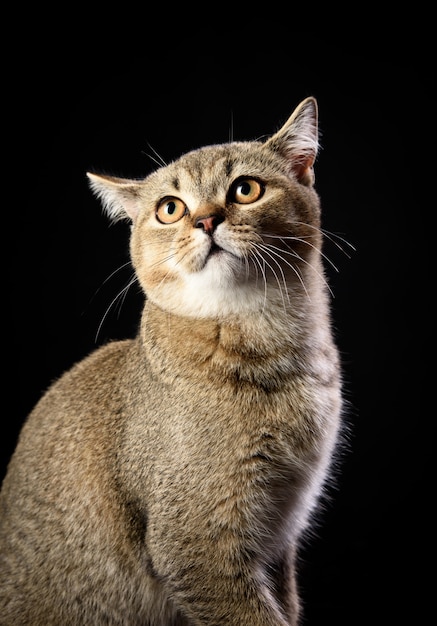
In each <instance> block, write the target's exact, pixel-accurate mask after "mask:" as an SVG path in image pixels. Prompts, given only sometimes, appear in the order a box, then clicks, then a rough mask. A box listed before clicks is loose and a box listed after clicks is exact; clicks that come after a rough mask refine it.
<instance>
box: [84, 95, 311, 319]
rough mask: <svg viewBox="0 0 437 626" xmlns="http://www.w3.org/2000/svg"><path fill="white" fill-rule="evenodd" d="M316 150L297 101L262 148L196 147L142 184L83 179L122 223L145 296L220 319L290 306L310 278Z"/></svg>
mask: <svg viewBox="0 0 437 626" xmlns="http://www.w3.org/2000/svg"><path fill="white" fill-rule="evenodd" d="M317 150H318V126H317V103H316V100H315V99H314V98H307V99H306V100H304V101H303V102H301V103H300V105H299V106H298V107H297V108H296V109H295V111H294V112H293V114H292V115H291V116H290V118H289V119H288V120H287V122H286V123H285V124H284V125H283V126H282V128H281V129H280V130H279V131H278V132H276V133H275V134H274V135H273V136H271V137H270V138H269V139H267V140H266V141H264V142H261V141H247V142H231V143H227V144H219V145H212V146H206V147H203V148H199V149H197V150H193V151H191V152H188V153H187V154H185V155H183V156H181V157H180V158H179V159H177V160H176V161H174V162H172V163H170V164H169V165H166V166H164V167H161V168H159V169H158V170H156V171H154V172H153V173H151V174H150V175H149V176H147V177H146V178H145V179H142V180H129V179H123V178H115V177H112V176H100V175H96V174H91V173H89V174H88V177H89V180H90V185H91V188H92V189H93V191H94V192H95V193H96V195H97V196H98V197H99V198H100V199H101V201H102V203H103V205H104V207H105V210H106V211H107V213H108V215H109V217H110V218H111V219H112V220H119V219H123V218H127V219H129V220H130V221H131V222H132V234H131V256H132V262H133V265H134V268H135V270H136V273H137V277H138V280H139V282H140V284H141V285H142V287H143V289H144V291H145V293H146V294H147V297H148V298H149V299H151V300H152V301H154V302H155V303H156V304H158V305H159V306H161V307H162V308H163V309H165V310H170V311H173V312H176V313H179V314H181V315H187V316H190V317H221V316H223V315H227V314H234V313H241V312H243V313H244V312H245V311H249V310H253V309H254V308H255V309H256V308H261V307H264V306H265V304H266V301H269V300H271V299H273V300H275V299H276V300H281V301H282V303H284V302H286V301H287V300H288V301H290V298H293V297H294V296H296V297H299V295H302V293H303V292H306V291H307V289H308V286H309V285H308V281H311V280H313V279H314V278H315V277H316V275H317V273H318V271H319V270H318V269H317V266H318V258H317V257H318V255H319V251H320V246H321V236H320V209H319V201H318V196H317V194H316V192H315V191H314V188H313V183H314V175H313V164H314V161H315V158H316V155H317ZM311 274H312V276H311Z"/></svg>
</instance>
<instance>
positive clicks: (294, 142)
mask: <svg viewBox="0 0 437 626" xmlns="http://www.w3.org/2000/svg"><path fill="white" fill-rule="evenodd" d="M266 145H267V146H269V147H270V148H271V149H272V150H274V151H275V152H279V153H280V154H281V155H282V156H283V157H284V158H285V159H286V161H287V164H288V167H289V171H290V174H293V175H294V176H296V177H297V179H298V181H299V182H300V183H302V184H303V185H307V186H310V185H313V184H314V170H313V165H314V161H315V160H316V156H317V152H318V149H319V131H318V109H317V101H316V99H315V98H313V97H309V98H306V99H305V100H303V101H302V102H301V103H300V104H299V105H298V106H297V107H296V109H295V110H294V111H293V113H292V114H291V116H290V117H289V118H288V120H287V121H286V122H285V124H284V125H283V126H282V128H281V129H280V130H278V132H277V133H275V134H274V135H273V136H272V137H270V139H268V140H267V142H266Z"/></svg>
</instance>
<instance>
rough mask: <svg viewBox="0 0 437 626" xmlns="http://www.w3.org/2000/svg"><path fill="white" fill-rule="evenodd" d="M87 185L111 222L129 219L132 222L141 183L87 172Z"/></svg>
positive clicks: (134, 217)
mask: <svg viewBox="0 0 437 626" xmlns="http://www.w3.org/2000/svg"><path fill="white" fill-rule="evenodd" d="M87 176H88V180H89V185H90V188H91V190H92V191H93V193H94V194H95V195H96V196H97V197H98V198H99V200H100V201H101V203H102V206H103V210H104V211H105V213H106V214H107V215H108V217H109V219H110V220H111V221H113V222H117V221H120V220H125V219H129V220H131V221H132V222H134V221H135V220H136V218H137V215H138V212H139V208H140V201H139V200H140V199H139V196H140V185H141V181H138V180H131V179H126V178H117V177H115V176H106V175H101V174H93V173H91V172H87Z"/></svg>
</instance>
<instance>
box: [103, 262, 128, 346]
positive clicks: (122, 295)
mask: <svg viewBox="0 0 437 626" xmlns="http://www.w3.org/2000/svg"><path fill="white" fill-rule="evenodd" d="M113 273H115V272H113ZM136 282H137V277H136V275H134V276H133V278H131V279H130V281H129V282H128V283H127V285H125V286H124V287H123V289H122V290H121V291H119V292H118V294H117V295H116V296H115V298H113V299H112V300H111V302H110V303H109V306H108V307H107V308H106V311H105V313H104V315H103V317H102V319H101V320H100V324H99V326H98V328H97V332H96V336H95V338H94V341H95V343H97V341H98V338H99V334H100V331H101V329H102V326H103V323H104V321H105V319H106V318H107V317H108V315H109V311H110V310H111V308H112V307H113V305H114V304H115V303H116V302H117V300H120V302H121V303H123V302H124V300H125V298H126V295H127V292H128V291H129V289H130V288H131V287H132V285H134V284H135V283H136Z"/></svg>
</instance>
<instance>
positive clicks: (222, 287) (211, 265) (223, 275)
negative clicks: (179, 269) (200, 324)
mask: <svg viewBox="0 0 437 626" xmlns="http://www.w3.org/2000/svg"><path fill="white" fill-rule="evenodd" d="M150 296H151V299H152V300H155V302H156V303H157V304H159V305H160V306H161V307H163V308H164V309H167V310H170V311H172V312H173V313H178V314H179V315H185V316H188V317H204V318H207V317H215V318H216V317H219V318H222V317H226V316H229V315H241V314H247V313H249V312H252V313H253V312H254V311H256V310H261V309H263V308H264V307H265V305H266V295H265V289H264V284H263V281H262V279H261V280H259V281H258V284H256V281H255V280H254V279H253V277H252V278H248V277H247V276H246V274H245V269H244V268H242V267H241V261H239V260H238V259H237V258H236V257H233V256H232V255H230V254H223V253H220V254H218V255H216V256H213V257H211V258H210V259H209V260H208V262H207V264H206V265H205V267H204V268H203V269H202V270H200V271H199V272H193V273H190V274H184V275H183V276H180V278H179V284H178V287H177V288H176V287H175V284H174V283H168V284H167V285H166V284H165V283H164V284H161V286H160V288H159V295H158V294H150ZM154 296H158V297H154Z"/></svg>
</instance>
